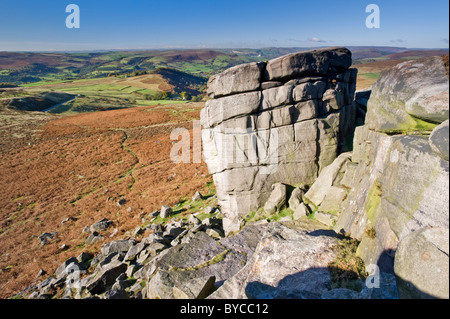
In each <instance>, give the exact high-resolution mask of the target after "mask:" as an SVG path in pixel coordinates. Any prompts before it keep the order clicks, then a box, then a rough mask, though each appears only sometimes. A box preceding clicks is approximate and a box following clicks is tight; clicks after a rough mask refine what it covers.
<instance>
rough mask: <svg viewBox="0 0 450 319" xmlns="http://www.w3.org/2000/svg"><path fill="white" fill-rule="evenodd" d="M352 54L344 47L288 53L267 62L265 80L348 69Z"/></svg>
mask: <svg viewBox="0 0 450 319" xmlns="http://www.w3.org/2000/svg"><path fill="white" fill-rule="evenodd" d="M351 64H352V54H351V52H350V51H349V50H348V49H346V48H327V49H321V50H313V51H305V52H299V53H293V54H289V55H286V56H283V57H280V58H277V59H274V60H271V61H269V63H268V64H267V67H266V69H267V71H266V74H265V79H266V80H267V81H286V80H289V79H293V78H296V77H300V76H305V75H313V74H315V75H326V74H327V73H328V72H329V71H330V69H333V68H334V69H340V70H342V69H344V70H345V69H348V68H349V67H350V66H351Z"/></svg>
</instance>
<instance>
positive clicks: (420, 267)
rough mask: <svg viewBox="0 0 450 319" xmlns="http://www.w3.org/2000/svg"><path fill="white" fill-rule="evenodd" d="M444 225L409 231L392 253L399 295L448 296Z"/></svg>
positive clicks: (447, 245) (447, 264)
mask: <svg viewBox="0 0 450 319" xmlns="http://www.w3.org/2000/svg"><path fill="white" fill-rule="evenodd" d="M448 237H449V231H448V228H424V229H422V230H420V231H417V232H414V233H411V234H410V235H408V236H407V237H405V239H404V240H402V242H401V243H400V245H399V247H398V250H397V253H396V254H395V274H396V275H397V278H398V280H397V281H398V290H399V295H400V297H401V298H445V299H448V298H449V288H448V282H449V278H448V277H449V259H448V254H449V244H448Z"/></svg>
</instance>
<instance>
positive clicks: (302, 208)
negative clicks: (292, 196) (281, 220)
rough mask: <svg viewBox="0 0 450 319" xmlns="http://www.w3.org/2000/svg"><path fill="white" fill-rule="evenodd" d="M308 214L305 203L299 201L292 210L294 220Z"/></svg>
mask: <svg viewBox="0 0 450 319" xmlns="http://www.w3.org/2000/svg"><path fill="white" fill-rule="evenodd" d="M309 214H310V211H309V209H308V206H306V205H305V203H303V202H302V203H300V204H299V205H298V206H297V208H296V209H295V211H294V220H298V219H300V218H302V217H306V216H308V215H309Z"/></svg>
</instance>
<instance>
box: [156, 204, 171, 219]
mask: <svg viewBox="0 0 450 319" xmlns="http://www.w3.org/2000/svg"><path fill="white" fill-rule="evenodd" d="M172 214H173V211H172V208H171V207H170V206H163V207H161V213H160V214H159V216H160V217H161V218H167V217H170V216H172Z"/></svg>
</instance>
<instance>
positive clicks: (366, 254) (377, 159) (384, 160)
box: [305, 57, 449, 298]
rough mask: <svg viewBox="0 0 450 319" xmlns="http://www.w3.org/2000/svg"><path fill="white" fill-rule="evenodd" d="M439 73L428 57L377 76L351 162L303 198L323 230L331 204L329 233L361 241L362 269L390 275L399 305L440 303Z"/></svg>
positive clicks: (444, 185)
mask: <svg viewBox="0 0 450 319" xmlns="http://www.w3.org/2000/svg"><path fill="white" fill-rule="evenodd" d="M441 64H442V65H441ZM441 66H442V67H443V63H442V59H441V58H440V57H432V58H428V59H422V60H419V61H408V62H405V63H402V64H400V65H398V66H397V67H394V68H393V69H391V70H389V71H387V72H384V73H382V75H381V77H380V79H379V80H378V81H377V82H376V83H375V85H374V86H373V91H372V93H371V96H370V99H369V102H368V105H367V117H366V123H365V125H364V126H360V127H357V128H356V130H355V136H354V143H353V152H352V153H351V156H348V154H345V153H344V154H341V155H340V156H339V157H338V158H337V159H336V160H335V161H334V162H333V163H332V164H331V165H330V166H328V167H327V168H326V169H323V171H322V173H321V174H320V176H319V177H318V179H317V180H316V182H315V183H314V184H313V185H312V186H311V188H310V190H309V191H308V192H307V193H306V194H305V197H306V199H308V200H309V202H310V203H311V205H312V206H313V208H315V209H316V210H317V211H316V213H315V215H316V216H315V217H316V219H318V220H321V222H323V223H325V224H328V225H330V226H331V225H333V223H327V220H326V219H324V218H323V216H324V215H323V213H324V212H327V209H325V208H324V207H327V208H330V207H332V206H333V205H334V207H335V209H334V212H333V214H334V215H336V216H337V219H336V221H335V225H334V227H333V229H334V230H335V231H336V232H345V233H346V234H347V235H350V236H351V237H353V238H357V239H359V240H361V243H360V244H359V247H358V250H357V254H358V255H359V256H360V257H361V258H362V259H363V260H364V262H365V264H366V266H367V265H370V264H374V265H377V266H378V267H379V269H380V271H381V272H385V273H391V274H395V275H396V277H397V282H398V283H399V296H400V298H411V297H412V298H423V297H440V298H442V297H444V298H448V284H449V283H448V271H447V270H446V269H448V245H449V244H448V235H442V234H448V229H449V196H448V194H449V162H448V140H449V137H448V134H449V133H448V94H449V93H448V78H447V77H446V75H445V73H442V72H441V71H442V70H441ZM419 71H420V72H419ZM433 72H434V73H433ZM445 87H446V88H445ZM443 101H444V102H443ZM445 101H447V102H445ZM444 103H445V104H444ZM418 105H420V108H419V106H418ZM419 110H420V111H419ZM422 111H423V112H422ZM425 111H426V112H425ZM441 122H442V123H441ZM439 123H441V124H439ZM416 124H420V125H416ZM438 124H439V125H438ZM436 125H437V126H436ZM433 127H435V128H434V130H433V131H431V129H432V128H433ZM396 132H401V133H402V134H398V135H395V133H396ZM408 132H413V134H410V135H408V134H405V133H408ZM386 133H389V134H386ZM430 133H431V134H430ZM349 154H350V153H349ZM340 192H342V195H343V196H340ZM327 198H330V199H331V198H332V199H333V200H332V201H331V202H332V203H333V205H329V204H327V205H325V204H324V202H326V200H327ZM328 212H330V211H328ZM326 216H328V215H326ZM328 217H329V216H328ZM433 247H434V248H433ZM445 274H447V275H445Z"/></svg>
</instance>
